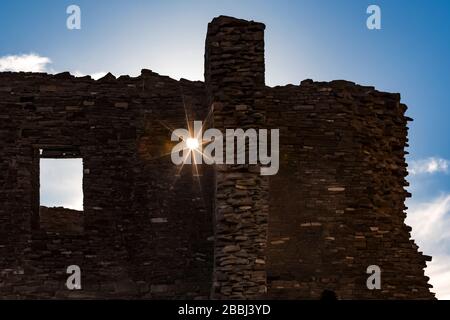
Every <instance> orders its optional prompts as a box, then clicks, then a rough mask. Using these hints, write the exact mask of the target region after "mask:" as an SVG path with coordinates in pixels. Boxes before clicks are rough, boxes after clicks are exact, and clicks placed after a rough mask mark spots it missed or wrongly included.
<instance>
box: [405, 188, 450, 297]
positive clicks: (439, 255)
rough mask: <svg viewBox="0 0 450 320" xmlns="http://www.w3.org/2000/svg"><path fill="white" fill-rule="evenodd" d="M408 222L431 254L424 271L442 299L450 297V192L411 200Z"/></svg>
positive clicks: (427, 252) (416, 236) (428, 253)
mask: <svg viewBox="0 0 450 320" xmlns="http://www.w3.org/2000/svg"><path fill="white" fill-rule="evenodd" d="M408 205H409V206H410V209H409V210H408V215H407V218H406V223H407V224H408V225H410V226H411V227H412V237H413V239H414V240H415V241H416V242H417V244H418V245H419V247H420V250H421V251H423V252H424V253H425V254H427V255H431V256H432V257H433V260H432V261H431V262H429V263H428V267H427V268H426V270H425V273H426V274H427V275H428V276H429V277H430V283H431V284H432V285H433V289H432V291H433V292H436V296H437V297H438V298H439V299H450V194H447V195H443V196H440V197H437V198H435V199H433V200H432V201H429V202H424V203H414V202H412V203H410V204H408Z"/></svg>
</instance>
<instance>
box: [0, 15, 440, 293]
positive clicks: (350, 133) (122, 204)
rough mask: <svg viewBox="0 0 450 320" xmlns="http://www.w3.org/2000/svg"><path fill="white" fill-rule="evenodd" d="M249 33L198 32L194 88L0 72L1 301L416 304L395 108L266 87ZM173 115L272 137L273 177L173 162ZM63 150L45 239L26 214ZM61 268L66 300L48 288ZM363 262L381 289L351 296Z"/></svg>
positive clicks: (242, 25)
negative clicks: (73, 211) (61, 186)
mask: <svg viewBox="0 0 450 320" xmlns="http://www.w3.org/2000/svg"><path fill="white" fill-rule="evenodd" d="M264 28H265V26H264V25H263V24H261V23H256V22H249V21H244V20H239V19H234V18H230V17H223V16H221V17H218V18H215V19H214V20H213V21H212V22H211V23H210V24H209V26H208V33H207V38H206V48H205V49H206V52H205V82H204V83H203V82H198V81H197V82H192V81H188V80H180V81H176V80H173V79H170V78H168V77H164V76H160V75H158V74H156V73H154V72H151V71H150V70H142V73H141V75H140V76H138V77H135V78H132V77H128V76H121V77H119V78H117V79H116V78H115V77H114V76H112V75H111V74H108V75H107V76H105V77H104V78H102V79H100V80H98V81H94V80H92V79H90V78H89V77H83V78H75V77H73V76H71V75H70V74H68V73H62V74H57V75H48V74H42V73H0V172H1V174H0V202H1V203H2V206H0V296H1V297H3V298H74V297H77V298H119V297H120V298H140V299H142V298H143V299H162V298H167V299H174V298H204V299H206V298H215V299H226V298H238V299H253V298H274V299H280V298H285V299H316V298H319V297H320V295H321V294H322V292H323V291H324V290H332V291H334V292H335V293H336V294H337V296H338V297H339V298H344V299H352V298H364V299H366V298H367V299H370V298H389V299H398V298H409V299H416V298H420V299H422V298H424V299H428V298H433V296H434V294H432V293H430V291H429V287H430V285H428V283H427V282H428V278H427V277H425V276H424V272H423V269H424V267H425V265H426V261H427V260H429V259H430V257H427V256H424V255H422V253H420V252H419V251H418V248H417V246H416V245H415V244H414V242H413V241H412V240H411V239H410V228H409V227H407V226H406V225H405V224H404V218H405V213H404V210H405V206H404V201H405V198H406V197H407V196H408V194H407V192H406V191H405V190H404V186H405V185H406V181H405V176H406V174H407V172H406V163H405V158H404V155H405V151H404V148H405V146H407V121H408V120H409V119H408V118H407V117H405V115H404V114H405V111H406V106H405V105H404V104H402V103H400V96H399V95H398V94H391V93H383V92H379V91H377V90H375V89H374V88H373V87H363V86H358V85H355V84H354V83H351V82H347V81H332V82H329V83H322V82H313V81H310V80H305V81H303V82H302V83H301V85H299V86H294V85H288V86H284V87H275V88H269V87H266V86H265V82H264V68H265V66H264ZM208 115H209V116H208ZM186 118H188V120H204V119H206V118H210V119H211V121H208V126H212V127H214V128H217V129H220V130H224V129H226V128H242V129H247V128H254V129H258V128H279V129H280V144H281V146H280V171H279V172H278V174H277V175H274V176H270V177H267V176H261V175H260V170H259V169H260V168H259V166H258V165H231V164H228V165H220V166H219V165H216V166H209V165H199V166H198V168H197V169H195V167H194V166H192V165H185V166H183V167H180V166H176V165H174V164H173V163H172V162H171V159H170V151H171V149H172V146H173V145H174V142H171V141H170V134H171V130H173V129H175V128H187V123H186ZM64 148H73V149H74V150H75V149H76V150H77V152H79V155H80V157H82V159H83V167H84V176H83V193H84V210H83V212H82V213H81V214H82V219H80V220H82V224H83V226H82V229H81V230H79V229H78V230H77V231H78V232H62V231H58V230H55V229H53V228H49V227H48V226H49V224H48V221H47V220H45V218H46V217H48V213H49V212H47V211H45V212H44V211H42V210H45V209H42V208H41V209H40V208H39V157H40V155H39V149H44V150H47V151H48V152H49V153H51V152H52V151H51V150H54V149H55V150H57V149H64ZM49 150H50V151H49ZM50 213H51V214H57V213H58V211H57V210H56V211H55V210H53V211H51V212H50ZM66 213H67V212H66ZM61 221H64V218H63V217H59V219H56V221H55V224H54V225H53V226H55V225H58V223H59V222H61ZM80 231H81V232H80ZM73 264H76V265H79V266H80V267H81V270H82V286H83V290H78V291H69V290H67V288H66V287H65V282H66V279H67V276H68V275H67V274H66V268H67V267H68V266H69V265H73ZM373 264H374V265H378V266H380V267H381V270H382V289H381V290H368V289H367V287H366V279H367V277H368V274H366V268H367V267H368V266H369V265H373Z"/></svg>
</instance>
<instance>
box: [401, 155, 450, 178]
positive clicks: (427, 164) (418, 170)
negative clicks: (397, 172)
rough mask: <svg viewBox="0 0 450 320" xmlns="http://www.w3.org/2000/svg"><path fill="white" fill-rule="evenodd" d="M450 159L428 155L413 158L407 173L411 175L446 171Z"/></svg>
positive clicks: (447, 170) (449, 164) (449, 165)
mask: <svg viewBox="0 0 450 320" xmlns="http://www.w3.org/2000/svg"><path fill="white" fill-rule="evenodd" d="M449 167H450V161H449V160H447V159H442V158H435V157H430V158H427V159H421V160H413V161H411V162H410V164H409V169H408V171H409V173H410V174H412V175H418V174H432V173H438V172H440V173H448V172H449Z"/></svg>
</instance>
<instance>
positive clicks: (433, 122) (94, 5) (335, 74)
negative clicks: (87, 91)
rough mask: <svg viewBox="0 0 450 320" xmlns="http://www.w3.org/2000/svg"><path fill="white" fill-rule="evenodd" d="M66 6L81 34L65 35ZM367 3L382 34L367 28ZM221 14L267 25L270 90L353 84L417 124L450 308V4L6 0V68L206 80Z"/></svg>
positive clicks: (422, 183) (422, 191) (427, 210)
mask: <svg viewBox="0 0 450 320" xmlns="http://www.w3.org/2000/svg"><path fill="white" fill-rule="evenodd" d="M71 4H76V5H78V6H79V7H80V8H81V30H68V29H67V28H66V19H67V16H68V15H67V14H66V8H67V6H68V5H71ZM370 4H376V5H378V6H380V8H381V14H382V16H381V17H382V19H381V21H382V29H381V30H368V29H367V28H366V19H367V17H368V15H367V14H366V9H367V7H368V5H370ZM221 14H222V15H231V16H235V17H239V18H244V19H252V20H257V21H261V22H264V23H265V24H266V38H265V39H266V82H267V84H268V85H271V86H273V85H282V84H287V83H294V84H298V83H300V81H301V80H303V79H305V78H312V79H314V80H317V81H328V80H332V79H346V80H351V81H354V82H357V83H360V84H366V85H374V86H375V87H376V88H377V89H379V90H384V91H390V92H400V93H401V95H402V100H403V102H404V103H406V104H407V105H408V106H409V110H408V116H410V117H412V118H414V120H415V121H414V122H412V123H411V124H410V132H409V139H410V148H409V149H408V151H409V152H410V156H409V157H408V162H409V163H410V168H411V171H410V172H411V174H410V177H409V178H408V179H409V181H410V182H411V187H410V191H412V192H413V198H412V199H410V200H409V201H408V206H409V207H410V209H409V211H408V215H409V216H408V220H407V221H408V223H409V224H411V225H412V226H413V235H414V237H415V238H416V240H417V242H418V243H419V245H420V246H421V250H424V251H425V253H426V254H430V255H433V256H434V257H435V260H436V261H437V262H436V261H434V262H432V263H431V264H430V267H429V268H428V270H427V272H432V273H433V274H431V275H432V283H433V284H434V285H435V287H436V289H435V291H437V292H438V296H439V297H441V298H443V297H446V298H450V273H449V272H448V271H447V270H450V234H449V232H450V231H446V230H450V181H449V172H450V168H449V167H450V162H449V160H448V159H450V148H449V147H448V137H449V136H450V127H449V126H448V120H449V117H450V95H449V94H448V92H449V91H450V90H449V89H450V87H449V86H450V41H449V35H450V1H446V0H442V1H438V0H435V1H419V0H396V1H378V0H377V1H375V0H373V1H365V0H359V1H357V0H355V1H350V0H346V1H326V0H322V1H320V0H319V1H318V0H315V1H313V0H311V1H279V0H278V1H256V0H245V1H242V0H240V1H234V0H230V1H206V0H204V1H203V0H201V1H200V0H198V1H195V0H192V1H186V0H185V1H181V0H178V1H176V0H172V1H167V0H165V1H162V0H161V1H142V0H135V1H133V0H128V1H118V0H96V1H87V0H72V1H65V0H48V1H45V0H41V1H26V0H16V1H4V0H0V70H2V68H3V70H10V69H13V68H14V66H12V67H11V63H12V64H13V65H15V66H17V65H22V64H23V65H24V66H28V64H27V63H24V62H23V61H22V60H20V57H21V55H24V54H30V53H34V55H33V56H27V57H28V58H26V59H29V60H27V61H28V62H29V61H31V63H32V64H33V63H34V65H35V66H37V68H38V69H39V70H43V71H48V72H61V71H71V72H72V73H74V74H79V75H81V74H95V75H96V76H98V75H100V74H102V73H104V72H106V71H110V72H112V73H113V74H115V75H120V74H130V75H138V74H139V72H140V69H142V68H148V69H152V70H154V71H155V72H158V73H161V74H165V75H169V76H171V77H173V78H176V79H178V78H181V77H183V78H187V79H192V80H202V79H203V54H204V40H205V34H206V27H207V23H208V22H209V21H210V20H211V19H212V18H213V17H214V16H218V15H221ZM8 56H10V57H9V60H8V59H7V58H6V57H8ZM11 56H12V57H13V58H11ZM2 59H3V60H2ZM14 59H16V60H14ZM17 59H19V60H17ZM2 61H3V64H2ZM11 61H12V62H11ZM24 68H25V69H26V68H27V67H24ZM33 70H35V69H33ZM424 220H426V221H428V223H424ZM429 221H434V222H433V223H432V224H430V223H429ZM424 225H426V226H424ZM443 227H444V229H442V228H443ZM447 227H448V228H447Z"/></svg>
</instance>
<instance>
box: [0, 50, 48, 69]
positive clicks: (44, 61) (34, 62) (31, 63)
mask: <svg viewBox="0 0 450 320" xmlns="http://www.w3.org/2000/svg"><path fill="white" fill-rule="evenodd" d="M51 62H52V61H51V60H50V59H49V58H47V57H43V56H40V55H38V54H35V53H29V54H21V55H9V56H3V57H0V71H1V72H3V71H12V72H19V71H26V72H45V71H47V65H48V64H50V63H51Z"/></svg>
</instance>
